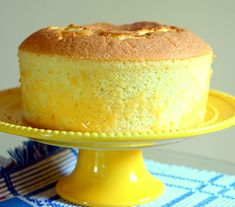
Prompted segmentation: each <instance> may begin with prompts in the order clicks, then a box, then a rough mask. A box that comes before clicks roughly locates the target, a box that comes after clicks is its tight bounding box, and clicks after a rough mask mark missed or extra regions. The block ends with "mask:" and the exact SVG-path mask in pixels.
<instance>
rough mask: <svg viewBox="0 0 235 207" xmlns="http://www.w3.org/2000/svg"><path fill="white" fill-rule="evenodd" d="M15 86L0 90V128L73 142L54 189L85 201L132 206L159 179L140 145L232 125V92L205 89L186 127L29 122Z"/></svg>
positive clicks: (156, 189)
mask: <svg viewBox="0 0 235 207" xmlns="http://www.w3.org/2000/svg"><path fill="white" fill-rule="evenodd" d="M20 100H21V96H20V89H19V88H13V89H9V90H5V91H1V92H0V131H1V132H5V133H8V134H14V135H18V136H23V137H28V138H31V139H33V140H35V141H38V142H41V143H45V144H50V145H57V146H62V147H78V148H80V150H79V156H78V161H77V165H76V167H75V169H74V171H73V172H72V173H71V174H70V175H69V176H66V177H64V178H61V179H60V180H59V182H58V183H57V185H56V191H57V193H58V194H59V195H60V196H61V197H62V198H64V199H65V200H68V201H70V202H72V203H76V204H81V205H88V206H99V207H101V206H108V207H112V206H117V207H121V206H133V205H140V204H144V203H147V202H150V201H153V200H155V199H157V198H158V197H159V196H160V195H161V194H162V193H163V192H164V184H163V183H162V182H161V181H160V180H158V179H157V178H155V177H154V176H152V175H151V174H150V173H149V172H148V171H147V169H146V168H145V166H144V162H143V157H142V151H141V149H140V148H143V147H150V146H155V145H162V144H168V143H172V142H176V141H179V140H182V139H185V138H187V137H192V136H197V135H202V134H206V133H211V132H215V131H219V130H222V129H224V128H228V127H231V126H233V125H235V97H232V96H230V95H226V94H224V93H221V92H217V91H214V90H210V93H209V99H208V104H207V113H206V118H205V121H204V122H203V123H200V124H199V125H198V126H196V127H194V128H190V129H182V130H169V131H155V132H148V133H81V132H72V131H59V130H46V129H38V128H33V127H31V126H28V125H26V124H25V123H24V122H23V121H22V117H21V114H22V109H21V102H20Z"/></svg>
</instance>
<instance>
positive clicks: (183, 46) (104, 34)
mask: <svg viewBox="0 0 235 207" xmlns="http://www.w3.org/2000/svg"><path fill="white" fill-rule="evenodd" d="M19 49H20V50H21V51H29V52H33V53H38V54H47V55H62V56H67V57H73V58H81V59H101V60H103V59H105V60H133V61H136V60H164V59H183V58H190V57H196V56H201V55H204V54H208V53H212V50H211V48H210V47H209V45H208V44H206V43H205V42H204V41H203V40H202V39H200V38H199V37H198V36H197V35H195V34H193V33H191V32H189V31H187V30H186V29H182V28H179V27H175V26H167V25H162V24H159V23H157V22H136V23H133V24H124V25H112V24H108V23H97V24H93V25H83V26H76V25H69V26H67V27H47V28H44V29H41V30H39V31H37V32H35V33H33V34H32V35H30V36H29V37H28V38H27V39H26V40H24V41H23V42H22V43H21V45H20V47H19Z"/></svg>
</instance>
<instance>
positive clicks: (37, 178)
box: [0, 143, 235, 207]
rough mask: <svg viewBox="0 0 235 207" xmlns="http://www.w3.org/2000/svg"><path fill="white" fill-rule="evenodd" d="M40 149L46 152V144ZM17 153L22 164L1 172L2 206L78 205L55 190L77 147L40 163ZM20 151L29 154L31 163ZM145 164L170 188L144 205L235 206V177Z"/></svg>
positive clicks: (71, 164) (72, 163)
mask: <svg viewBox="0 0 235 207" xmlns="http://www.w3.org/2000/svg"><path fill="white" fill-rule="evenodd" d="M31 145H33V144H32V143H31ZM42 146H43V145H42ZM30 148H32V147H30ZM33 148H34V147H33ZM40 150H41V151H43V150H42V147H41V148H40ZM40 150H37V149H35V148H34V150H32V151H33V152H34V156H30V157H37V156H39V157H40V153H41V152H40ZM14 153H15V155H14V156H15V157H17V156H18V160H17V159H16V160H17V163H18V165H16V166H14V167H11V168H9V169H6V168H2V169H1V171H0V207H12V206H13V207H18V206H20V207H32V206H34V207H39V206H43V207H75V206H77V205H74V204H71V203H68V202H66V201H65V200H63V199H62V198H60V197H59V196H58V195H57V194H56V192H55V189H54V187H55V184H56V181H57V180H58V178H59V177H61V176H63V175H67V174H69V173H70V172H71V171H72V170H73V168H74V166H75V164H76V160H77V152H76V151H75V150H73V149H62V148H54V149H52V150H51V152H48V153H47V154H46V155H47V156H46V157H44V158H43V157H40V159H38V160H39V161H37V162H35V161H33V160H32V159H31V158H30V159H31V160H30V159H29V156H27V150H21V151H19V150H18V151H17V150H15V151H14ZM14 153H13V152H11V154H14ZM17 154H21V156H22V154H23V157H24V158H27V157H28V161H27V163H23V162H25V161H23V159H22V158H21V159H20V158H19V157H20V156H19V155H17ZM44 154H45V152H44ZM14 156H13V158H14ZM22 163H23V164H22ZM145 164H146V166H147V168H148V170H149V171H150V172H151V173H152V174H153V175H155V176H157V177H158V178H159V179H161V180H162V181H163V182H164V183H165V186H166V189H165V192H164V194H163V195H162V196H161V197H160V198H159V199H157V200H156V201H154V202H152V203H149V204H145V205H142V206H143V207H170V206H174V207H180V206H181V207H201V206H206V207H235V176H229V175H225V174H222V173H217V172H213V171H206V170H198V169H193V168H188V167H183V166H177V165H169V164H163V163H158V162H155V161H152V160H145Z"/></svg>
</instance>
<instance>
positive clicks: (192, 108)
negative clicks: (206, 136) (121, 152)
mask: <svg viewBox="0 0 235 207" xmlns="http://www.w3.org/2000/svg"><path fill="white" fill-rule="evenodd" d="M18 56H19V64H20V83H21V84H20V87H21V94H22V110H23V118H24V120H25V121H26V122H27V123H28V124H30V125H32V126H34V127H37V128H45V129H52V130H55V129H56V130H66V131H80V132H146V131H157V130H170V129H182V128H189V127H193V126H195V125H197V124H200V122H202V121H203V119H204V117H205V113H206V107H207V99H208V92H209V84H210V79H211V74H212V69H211V63H212V60H213V56H214V55H213V51H212V49H211V48H210V47H209V45H208V44H207V43H205V42H204V41H203V40H202V39H200V38H199V37H198V36H197V35H195V34H194V33H192V32H190V31H188V30H186V29H183V28H180V27H176V26H168V25H163V24H159V23H156V22H137V23H133V24H124V25H112V24H108V23H96V24H92V25H83V26H77V25H69V26H66V27H55V26H50V27H47V28H43V29H40V30H39V31H36V32H35V33H33V34H32V35H30V36H29V37H28V38H27V39H25V40H24V41H23V42H22V43H21V45H20V46H19V53H18Z"/></svg>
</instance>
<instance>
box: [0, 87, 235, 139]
mask: <svg viewBox="0 0 235 207" xmlns="http://www.w3.org/2000/svg"><path fill="white" fill-rule="evenodd" d="M19 89H20V88H19V87H15V88H10V89H7V90H3V91H0V96H1V95H3V94H8V93H13V94H14V93H15V92H17V91H19ZM211 96H214V97H215V96H217V98H218V97H219V98H220V100H222V101H224V102H226V103H227V104H230V105H231V106H232V107H234V111H233V115H232V116H230V117H229V118H228V119H225V120H223V121H217V122H215V123H209V124H208V125H205V126H202V125H199V126H198V127H195V128H188V129H183V130H169V131H167V132H166V131H158V132H156V131H149V132H141V133H118V132H117V133H112V132H111V133H96V132H73V131H59V130H49V129H39V128H35V127H31V126H26V125H24V126H22V125H17V124H12V123H9V122H4V121H1V120H0V132H4V133H8V134H13V135H17V136H23V137H28V138H36V139H37V140H38V141H39V140H42V141H43V140H50V141H53V140H54V141H58V140H60V141H61V140H62V141H63V140H64V139H69V140H68V141H69V142H73V141H74V142H76V141H86V142H92V141H97V142H108V141H112V142H130V143H135V142H140V141H141V142H145V141H146V142H151V141H161V140H174V139H178V138H182V139H185V138H189V137H193V136H198V135H203V134H208V133H212V132H216V131H220V130H222V129H225V128H228V127H231V126H234V125H235V97H234V96H232V95H229V94H227V93H224V92H220V91H217V90H213V89H210V90H209V97H211Z"/></svg>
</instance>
